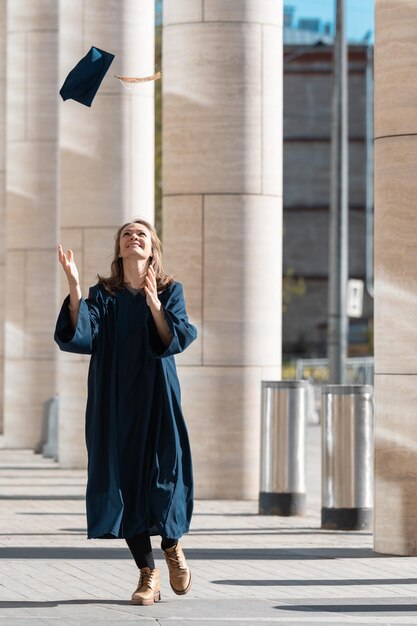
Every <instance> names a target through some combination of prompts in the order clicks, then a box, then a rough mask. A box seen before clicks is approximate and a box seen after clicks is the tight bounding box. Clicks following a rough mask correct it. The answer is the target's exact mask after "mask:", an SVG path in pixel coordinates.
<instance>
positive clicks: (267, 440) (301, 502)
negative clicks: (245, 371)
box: [259, 380, 310, 516]
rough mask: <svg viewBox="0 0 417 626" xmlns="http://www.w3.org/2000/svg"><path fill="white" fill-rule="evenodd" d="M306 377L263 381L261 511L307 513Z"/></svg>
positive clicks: (272, 513)
mask: <svg viewBox="0 0 417 626" xmlns="http://www.w3.org/2000/svg"><path fill="white" fill-rule="evenodd" d="M309 386H310V384H309V383H308V382H307V381H306V380H285V381H279V382H278V381H263V382H262V403H261V413H262V415H261V418H262V419H261V428H262V430H261V487H260V493H259V513H260V514H261V515H285V516H288V515H303V513H304V511H305V500H306V476H305V473H306V472H305V455H306V446H305V440H306V423H307V419H306V416H307V406H308V391H309Z"/></svg>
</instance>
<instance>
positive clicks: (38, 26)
mask: <svg viewBox="0 0 417 626" xmlns="http://www.w3.org/2000/svg"><path fill="white" fill-rule="evenodd" d="M71 2H72V0H71ZM61 4H63V3H61ZM65 4H67V3H65ZM57 9H58V2H57V0H36V2H33V0H12V2H8V3H7V22H8V29H9V31H10V30H11V31H22V32H30V31H35V30H38V31H39V30H44V31H48V30H56V29H57V22H56V16H57Z"/></svg>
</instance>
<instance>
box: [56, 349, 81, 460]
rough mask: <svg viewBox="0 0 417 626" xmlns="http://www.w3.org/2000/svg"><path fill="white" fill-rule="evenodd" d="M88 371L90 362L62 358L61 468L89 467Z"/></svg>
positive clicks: (60, 370)
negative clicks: (87, 435)
mask: <svg viewBox="0 0 417 626" xmlns="http://www.w3.org/2000/svg"><path fill="white" fill-rule="evenodd" d="M66 356H67V355H66ZM71 356H73V355H71ZM87 373H88V362H86V361H84V362H80V361H75V360H74V359H69V358H64V359H63V358H60V360H59V378H60V391H59V433H58V460H59V464H60V467H64V468H72V469H75V468H84V467H86V466H87V453H86V448H85V435H84V428H85V407H86V402H87Z"/></svg>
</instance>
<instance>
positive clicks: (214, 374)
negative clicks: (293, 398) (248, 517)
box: [179, 367, 261, 499]
mask: <svg viewBox="0 0 417 626" xmlns="http://www.w3.org/2000/svg"><path fill="white" fill-rule="evenodd" d="M179 377H180V381H181V388H182V406H183V411H184V416H185V420H186V422H187V425H188V430H189V435H190V442H191V449H192V454H193V468H194V479H195V496H196V498H232V499H233V498H236V499H240V498H242V499H247V498H257V497H258V494H259V450H260V399H261V369H260V368H252V367H249V368H248V367H246V368H237V367H221V368H215V367H180V368H179Z"/></svg>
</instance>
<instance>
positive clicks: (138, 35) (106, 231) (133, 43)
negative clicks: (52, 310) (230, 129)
mask: <svg viewBox="0 0 417 626" xmlns="http://www.w3.org/2000/svg"><path fill="white" fill-rule="evenodd" d="M60 9H61V12H60V52H61V56H60V81H61V83H62V82H63V81H64V79H65V76H66V75H67V73H68V72H69V70H71V69H72V67H73V66H74V65H75V63H76V62H77V61H78V60H79V59H80V58H81V57H82V56H84V55H85V54H86V53H87V51H88V50H89V49H90V47H91V46H92V45H94V46H97V47H98V48H101V49H104V50H107V51H108V52H112V53H113V54H115V55H116V57H115V59H114V60H113V63H112V65H111V66H110V68H109V70H108V72H107V74H106V76H105V78H104V80H103V82H102V84H101V87H100V89H99V91H98V93H97V95H96V97H95V99H94V101H93V103H92V106H91V108H88V107H85V106H83V105H81V104H79V103H78V102H74V101H72V100H68V101H66V102H61V103H60V132H59V137H60V165H61V175H60V190H59V203H60V226H61V228H60V233H61V241H62V245H63V246H64V248H65V249H67V248H72V249H73V250H74V255H75V260H76V263H77V266H78V268H79V270H80V274H81V277H82V291H83V294H84V296H87V295H88V287H89V286H90V285H93V284H95V283H96V282H97V276H96V275H97V273H100V274H104V275H108V274H109V272H110V264H111V261H112V258H113V247H114V234H115V232H116V230H117V228H118V227H119V226H120V225H121V224H122V223H123V222H125V221H128V220H130V219H132V218H134V217H137V216H142V217H145V218H146V219H148V220H150V221H151V222H152V221H153V213H154V85H153V83H145V84H142V85H141V86H140V87H139V88H138V89H137V90H132V91H128V90H126V89H125V87H123V86H122V84H121V83H120V82H119V81H118V80H117V79H116V78H114V74H122V75H138V74H139V75H141V74H146V73H147V72H150V73H152V72H153V70H154V33H155V31H154V21H155V13H154V11H155V8H154V1H153V0H141V1H140V2H138V1H137V0H106V2H103V1H102V0H74V1H71V2H67V0H63V1H62V2H61V5H60ZM60 281H61V289H60V292H61V296H62V298H63V297H64V296H65V295H66V294H67V293H68V285H67V282H66V279H65V275H64V273H63V272H62V271H60ZM88 361H89V358H88V357H82V356H79V357H78V356H77V355H67V354H63V353H62V354H61V357H60V371H59V395H60V414H59V461H60V464H61V465H62V466H63V467H82V466H84V465H85V460H86V458H85V445H84V414H85V402H86V381H87V369H88Z"/></svg>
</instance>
